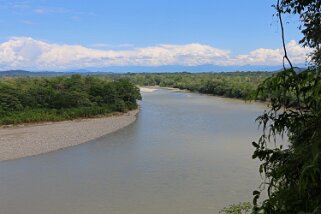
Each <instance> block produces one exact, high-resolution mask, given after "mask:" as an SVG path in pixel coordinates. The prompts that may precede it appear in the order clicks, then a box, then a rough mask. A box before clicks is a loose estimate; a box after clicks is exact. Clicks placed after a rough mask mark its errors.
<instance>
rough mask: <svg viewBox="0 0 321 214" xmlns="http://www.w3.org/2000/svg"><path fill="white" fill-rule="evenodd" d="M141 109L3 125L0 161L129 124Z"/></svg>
mask: <svg viewBox="0 0 321 214" xmlns="http://www.w3.org/2000/svg"><path fill="white" fill-rule="evenodd" d="M138 112H139V110H133V111H130V112H128V113H125V114H121V115H117V116H115V115H114V116H110V117H102V118H92V119H79V120H72V121H63V122H51V123H41V124H30V125H28V124H27V125H22V126H13V127H6V128H0V161H2V160H12V159H17V158H22V157H27V156H33V155H37V154H42V153H47V152H51V151H55V150H59V149H63V148H66V147H70V146H75V145H78V144H81V143H85V142H88V141H90V140H93V139H96V138H99V137H101V136H103V135H106V134H109V133H112V132H114V131H117V130H119V129H122V128H124V127H126V126H128V125H130V124H131V123H133V122H134V121H135V120H136V117H137V114H138Z"/></svg>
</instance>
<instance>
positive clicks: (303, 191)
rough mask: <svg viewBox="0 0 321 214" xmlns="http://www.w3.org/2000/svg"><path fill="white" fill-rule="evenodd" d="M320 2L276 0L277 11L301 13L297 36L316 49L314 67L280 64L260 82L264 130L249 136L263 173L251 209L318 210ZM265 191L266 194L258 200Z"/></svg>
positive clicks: (320, 161) (320, 200)
mask: <svg viewBox="0 0 321 214" xmlns="http://www.w3.org/2000/svg"><path fill="white" fill-rule="evenodd" d="M320 5H321V1H319V0H302V1H299V0H281V1H278V4H277V5H276V8H277V10H278V13H279V14H278V15H279V16H281V15H282V14H283V13H294V14H299V15H300V17H301V21H302V25H301V30H302V33H303V35H304V37H303V39H302V40H301V41H300V42H301V43H302V45H304V46H308V47H311V48H315V51H314V52H313V53H312V63H313V67H311V68H309V69H308V70H306V71H303V72H299V73H297V72H295V71H294V69H293V68H292V67H291V68H290V69H285V70H284V71H282V72H280V73H278V74H275V75H273V76H272V77H269V78H268V79H266V80H265V81H264V82H263V83H262V84H261V85H260V86H259V89H258V95H261V96H265V97H267V98H268V100H269V101H270V110H269V111H267V112H265V113H264V114H263V115H261V116H259V117H258V118H257V120H258V121H259V123H260V124H261V125H262V126H263V134H262V136H261V137H260V138H259V140H258V142H253V146H254V147H255V152H254V154H253V158H256V159H259V160H260V161H261V165H260V168H259V171H260V173H262V174H264V180H263V182H262V186H261V188H260V189H259V190H258V191H254V192H253V195H254V200H253V203H254V209H253V211H254V213H268V214H270V213H271V214H272V213H276V214H283V213H284V214H287V213H302V214H303V213H305V214H308V213H309V214H317V213H321V125H320V124H321V75H320V44H321V23H320V21H321V14H320ZM280 20H281V22H282V19H280ZM281 24H282V23H281ZM285 56H286V50H285ZM279 135H281V136H284V135H287V137H288V144H287V145H282V143H280V142H278V140H277V136H279ZM264 191H266V192H267V196H268V197H267V199H265V200H264V201H263V202H262V203H259V202H258V198H259V197H260V194H261V193H262V192H264Z"/></svg>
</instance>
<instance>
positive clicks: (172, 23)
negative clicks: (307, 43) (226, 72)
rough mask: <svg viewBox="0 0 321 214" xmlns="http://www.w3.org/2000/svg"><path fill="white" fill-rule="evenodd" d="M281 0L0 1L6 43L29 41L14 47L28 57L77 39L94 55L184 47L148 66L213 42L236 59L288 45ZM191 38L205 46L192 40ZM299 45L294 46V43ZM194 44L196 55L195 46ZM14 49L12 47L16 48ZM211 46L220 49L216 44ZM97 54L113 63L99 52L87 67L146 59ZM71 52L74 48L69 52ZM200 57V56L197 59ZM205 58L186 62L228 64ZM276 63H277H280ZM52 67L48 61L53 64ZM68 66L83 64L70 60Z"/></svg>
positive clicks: (290, 31)
mask: <svg viewBox="0 0 321 214" xmlns="http://www.w3.org/2000/svg"><path fill="white" fill-rule="evenodd" d="M274 3H275V0H273V1H272V0H263V1H262V0H242V1H240V0H230V1H224V0H220V1H219V0H190V1H188V0H185V1H182V0H175V1H174V0H171V1H170V0H113V1H111V0H91V1H88V0H86V1H84V0H68V1H67V0H21V1H15V0H10V1H9V0H6V1H4V0H0V28H1V29H2V30H1V31H0V43H1V44H2V45H3V44H7V43H10V44H11V43H14V42H15V43H14V44H15V45H13V46H14V47H16V46H17V45H18V46H19V48H20V49H21V47H27V48H23V49H24V51H23V52H22V53H20V52H19V53H16V52H14V53H15V54H22V55H21V57H24V58H25V60H32V59H34V57H31V58H30V57H29V56H27V53H26V52H28V53H30V54H31V55H33V56H34V55H35V53H36V52H37V53H38V52H39V51H41V52H42V53H43V52H44V51H47V52H48V51H49V49H45V50H44V48H43V46H45V45H46V44H48V45H53V44H54V45H61V46H64V45H69V48H70V49H72V48H73V47H74V46H77V47H78V46H81V47H83V48H88V50H85V49H82V50H80V49H79V50H78V52H79V51H81V52H82V54H84V55H85V56H87V57H88V54H89V52H90V50H95V51H99V50H102V51H110V50H112V51H114V53H113V54H114V55H115V54H116V55H117V57H118V58H120V57H122V58H126V57H127V55H125V53H124V52H121V51H132V53H131V54H130V57H132V58H133V56H132V55H135V54H137V52H135V50H137V49H139V48H140V49H143V50H142V51H140V52H139V54H142V52H144V50H145V48H148V47H157V48H160V47H159V45H164V44H166V45H173V46H174V47H171V48H170V50H168V47H167V46H166V47H165V48H164V47H161V48H163V49H166V51H170V53H172V52H173V51H174V52H175V53H176V54H178V55H175V56H174V57H176V60H169V61H168V63H166V61H164V60H163V61H162V62H161V63H154V62H153V63H154V64H153V63H151V62H149V63H146V66H149V65H153V66H159V65H173V64H180V63H179V62H178V61H177V60H178V58H181V57H182V55H184V56H186V55H193V56H195V54H196V53H201V54H200V57H204V55H202V53H203V54H204V50H205V49H206V48H207V47H211V48H213V50H216V49H218V50H225V51H227V52H229V53H228V56H227V55H226V56H224V57H229V58H233V59H234V58H237V57H239V56H240V55H250V54H249V53H250V52H251V51H255V50H258V49H261V48H264V49H268V50H274V51H275V50H276V49H279V48H280V47H281V40H280V30H279V25H278V22H277V18H276V17H273V13H274V9H273V8H272V7H271V5H272V4H274ZM285 19H286V21H287V22H288V23H287V24H286V38H287V43H288V42H291V41H292V43H293V42H294V41H299V39H300V38H301V34H300V32H299V30H298V29H297V25H298V22H297V18H296V17H291V16H286V17H285ZM13 38H14V39H13ZM19 39H20V40H21V41H20V40H19ZM13 40H14V42H13ZM17 40H19V41H20V43H19V42H17ZM18 43H19V44H18ZM189 44H200V45H202V46H186V45H189ZM7 46H8V44H7V45H6V46H4V45H3V46H0V55H1V48H2V49H4V48H7ZM292 46H293V48H294V43H293V44H292ZM296 46H298V45H297V44H296ZM296 46H295V48H296V49H297V48H298V47H296ZM177 47H178V48H179V49H177ZM190 49H192V51H191V52H192V54H190V52H189V50H190ZM296 49H295V50H296ZM10 50H11V51H12V50H13V48H11V49H10ZM50 50H52V49H50ZM133 50H134V51H133ZM196 50H197V51H196ZM206 50H207V51H210V52H211V53H212V54H214V55H215V54H216V53H214V52H215V51H213V50H209V49H206ZM55 51H56V50H55ZM117 51H120V52H117ZM157 51H158V49H157V50H156V52H157ZM183 51H186V53H185V52H184V53H183ZM193 51H194V52H193ZM300 51H302V53H303V52H304V51H303V50H300ZM7 52H8V51H7ZM85 52H86V53H85ZM268 52H269V51H268ZM279 52H280V51H279ZM120 53H121V54H120ZM154 53H155V51H154V50H153V52H152V53H151V54H150V55H148V56H147V58H151V55H152V57H155V56H156V55H157V54H156V55H155V54H154ZM157 53H158V52H157ZM97 54H98V55H99V57H100V58H104V57H105V59H107V58H108V59H107V61H108V60H109V64H108V63H107V62H106V61H105V62H104V63H102V62H100V63H97V59H96V58H95V59H94V61H95V63H96V64H95V63H93V56H92V55H90V57H89V58H90V60H89V61H90V62H89V61H88V62H87V64H84V65H82V67H86V66H87V67H106V66H107V67H108V66H109V65H111V66H118V65H119V66H123V65H126V66H131V65H143V66H144V65H145V64H144V63H141V62H139V63H136V64H135V63H134V62H133V60H132V61H130V62H129V63H127V64H126V63H124V62H121V63H120V62H118V61H117V62H118V64H117V63H116V62H114V61H113V62H112V63H110V57H114V55H112V56H110V55H109V54H110V53H107V52H105V53H104V54H103V53H102V52H101V53H97ZM97 54H96V55H95V56H97ZM100 54H102V55H100ZM163 55H165V54H163ZM214 55H213V56H214ZM301 55H302V54H301ZM37 56H38V55H37ZM71 56H72V54H70V55H69V57H71ZM139 56H140V57H142V56H141V55H139ZM272 56H274V55H273V54H272ZM275 56H276V55H275ZM38 57H40V55H39V56H38ZM144 57H146V56H145V55H144ZM220 57H222V56H221V55H220ZM264 57H265V56H264ZM295 57H297V56H295ZM301 57H302V56H301ZM118 58H117V59H118ZM113 59H114V58H113ZM86 60H88V59H87V58H86V59H85V61H86ZM184 60H185V58H184ZM197 60H198V63H196V61H197ZM197 60H196V61H195V60H194V61H193V62H191V61H188V63H185V64H184V65H194V64H195V65H200V64H202V63H204V64H213V65H223V66H225V64H224V63H222V62H221V61H222V59H221V61H219V62H218V60H216V59H215V60H213V59H212V58H211V60H212V61H211V60H210V59H208V60H207V61H202V60H199V59H197ZM73 61H75V60H73ZM127 61H128V60H127ZM136 61H137V60H136ZM252 61H253V60H252ZM252 61H251V60H248V61H247V63H244V64H251V62H252ZM301 61H302V60H301ZM144 62H145V61H144ZM233 62H234V64H233V63H232V61H231V62H230V64H228V63H227V64H226V65H237V64H238V63H239V64H242V63H240V62H239V61H237V60H234V61H233ZM253 62H254V61H253ZM259 62H261V63H262V64H264V63H265V65H266V64H268V62H264V63H263V62H262V60H259V61H255V63H254V65H259ZM51 63H52V62H51ZM273 63H274V65H275V64H276V62H273ZM273 63H272V64H273ZM299 63H302V62H299ZM25 64H26V63H25ZM45 64H46V63H42V64H39V65H38V66H37V64H32V63H30V64H29V65H28V66H27V67H26V68H31V69H45V68H46V66H44V65H45ZM47 64H48V63H47ZM58 64H59V63H58ZM50 66H54V64H51V65H50ZM50 66H48V68H51V67H50ZM59 66H60V67H59ZM59 66H58V67H59V69H64V66H63V65H61V63H60V64H59ZM1 67H2V68H3V69H5V68H19V64H15V65H13V64H12V65H10V62H9V60H7V61H5V62H1V61H0V69H1ZM20 67H23V66H20ZM65 68H66V69H69V68H78V67H77V66H73V65H71V64H70V63H69V64H68V65H66V66H65Z"/></svg>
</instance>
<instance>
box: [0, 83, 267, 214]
mask: <svg viewBox="0 0 321 214" xmlns="http://www.w3.org/2000/svg"><path fill="white" fill-rule="evenodd" d="M263 110H264V105H263V104H258V103H245V102H244V101H240V100H233V99H226V98H219V97H212V96H206V95H199V94H192V93H185V92H179V91H174V90H163V89H161V90H157V91H154V92H145V93H143V101H142V102H141V111H140V113H139V116H138V119H137V121H136V122H134V123H133V124H132V125H130V126H128V127H126V128H124V129H121V130H119V131H117V132H114V133H112V134H109V135H106V136H104V137H101V138H99V139H96V140H93V141H91V142H90V143H86V144H82V145H79V146H75V147H70V148H67V149H64V150H60V151H55V152H51V153H47V154H42V155H38V156H33V157H28V158H22V159H18V160H11V161H2V162H0V213H1V214H106V213H108V214H179V213H182V214H195V213H197V214H207V213H212V214H213V213H218V211H219V210H220V209H222V208H223V207H224V206H226V205H228V204H231V203H237V202H241V201H251V200H252V191H253V190H254V189H256V188H257V187H258V185H259V183H260V176H259V174H258V163H257V162H256V161H253V160H252V159H251V154H252V153H253V147H252V146H251V141H253V140H257V138H258V136H259V135H260V130H258V128H257V124H256V123H255V122H254V120H255V118H256V117H257V116H258V115H259V114H261V113H262V112H263Z"/></svg>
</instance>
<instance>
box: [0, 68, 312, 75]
mask: <svg viewBox="0 0 321 214" xmlns="http://www.w3.org/2000/svg"><path fill="white" fill-rule="evenodd" d="M297 66H298V67H297V68H296V70H297V72H301V71H303V70H305V69H306V68H305V66H303V65H297ZM281 70H283V69H282V68H281V67H280V66H214V65H200V66H177V65H169V66H113V67H106V68H88V69H77V70H68V71H61V72H55V71H26V70H8V71H0V77H5V76H7V77H15V76H30V77H36V76H45V77H53V76H66V75H72V74H81V75H90V76H97V75H112V74H117V73H173V72H190V73H200V72H233V71H273V72H279V71H281Z"/></svg>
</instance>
